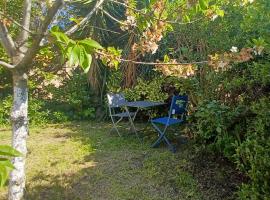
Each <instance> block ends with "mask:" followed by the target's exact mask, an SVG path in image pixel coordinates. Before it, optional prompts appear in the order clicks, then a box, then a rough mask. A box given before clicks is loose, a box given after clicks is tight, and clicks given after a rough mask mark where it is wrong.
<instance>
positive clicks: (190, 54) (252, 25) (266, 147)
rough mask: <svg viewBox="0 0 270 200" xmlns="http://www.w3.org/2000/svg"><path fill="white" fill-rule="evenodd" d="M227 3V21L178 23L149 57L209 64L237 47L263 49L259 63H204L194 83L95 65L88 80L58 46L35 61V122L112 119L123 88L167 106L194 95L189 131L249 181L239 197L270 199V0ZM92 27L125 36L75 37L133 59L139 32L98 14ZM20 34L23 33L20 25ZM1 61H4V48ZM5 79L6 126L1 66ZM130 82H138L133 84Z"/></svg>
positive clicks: (0, 103)
mask: <svg viewBox="0 0 270 200" xmlns="http://www.w3.org/2000/svg"><path fill="white" fill-rule="evenodd" d="M221 3H222V2H221ZM12 6H13V7H14V5H12ZM72 6H74V8H75V9H72V13H71V14H74V13H75V14H76V15H78V16H80V15H82V16H83V14H84V12H86V11H85V9H87V6H86V7H85V8H84V9H82V8H81V7H80V6H81V5H78V4H73V5H72ZM88 6H89V7H90V6H92V5H88ZM222 6H223V9H224V10H225V16H224V17H223V18H217V19H216V20H215V21H211V20H210V21H209V20H208V19H202V20H201V21H199V22H196V23H192V24H189V25H177V24H175V25H173V31H172V32H170V33H168V34H166V36H165V38H164V39H163V40H162V41H161V43H160V47H159V50H158V52H157V53H156V54H155V55H154V56H153V55H149V56H147V57H146V60H156V59H159V60H162V59H163V57H164V55H170V57H172V58H175V59H177V60H180V61H183V62H188V61H194V60H206V59H207V58H208V55H210V54H213V53H223V52H228V51H229V50H230V48H231V47H232V46H236V47H238V49H241V48H242V47H251V48H253V47H254V46H263V47H264V50H263V53H262V54H260V55H256V56H254V59H253V60H252V61H249V62H247V63H238V64H237V63H236V64H234V65H232V66H231V68H229V69H228V70H224V71H214V70H213V69H211V68H210V67H208V66H206V65H201V66H198V69H197V70H196V73H195V75H193V76H190V77H189V78H177V77H165V76H164V75H162V74H161V73H159V72H157V71H154V70H152V67H150V66H136V67H135V68H134V66H132V65H124V64H123V65H122V66H121V67H120V68H119V69H117V70H116V69H108V68H106V67H105V66H104V65H103V64H102V63H100V62H99V61H94V62H93V64H92V67H91V69H90V72H89V74H87V75H85V74H84V73H83V72H82V71H81V70H80V69H68V68H65V70H61V71H59V69H60V66H58V65H59V64H58V63H59V58H58V56H57V54H55V49H53V48H47V49H45V50H42V51H41V52H40V55H39V56H38V57H37V59H36V60H35V61H34V62H35V65H36V68H35V70H34V71H33V72H32V73H31V80H32V81H31V82H30V83H29V86H30V99H31V101H30V105H29V117H30V122H31V123H32V124H44V123H54V122H66V121H70V120H90V119H91V120H93V119H98V120H100V119H104V120H105V119H107V111H106V100H105V94H106V92H107V91H114V92H120V91H123V92H124V93H125V94H126V96H127V98H128V99H129V100H140V99H149V100H154V101H163V100H164V101H168V99H169V97H170V96H171V95H172V94H174V93H177V92H179V93H180V94H184V93H185V94H188V95H189V97H190V105H189V118H188V120H189V126H188V133H189V136H191V138H193V139H194V141H196V143H197V146H198V148H204V149H208V150H210V151H213V152H215V153H216V154H217V155H221V156H223V157H225V158H226V159H228V160H229V161H230V162H232V163H233V164H234V166H235V168H236V169H237V170H240V171H241V172H242V173H243V174H245V175H246V176H247V177H248V181H247V182H245V183H243V185H242V186H241V188H239V190H238V192H237V195H238V198H239V199H254V200H255V199H264V200H265V199H269V197H270V157H269V155H270V134H269V130H270V96H269V92H270V48H269V44H270V28H269V27H270V13H269V10H270V1H268V0H255V1H254V2H253V3H252V4H251V5H250V6H248V7H245V6H241V5H238V4H236V3H234V1H224V2H223V3H222ZM104 9H108V10H110V11H111V12H110V13H112V15H113V16H115V17H118V18H123V16H124V12H125V10H124V9H123V8H122V7H121V6H115V5H112V4H108V5H106V7H104ZM18 17H19V16H18ZM63 23H67V22H63ZM91 23H92V25H93V26H99V27H103V28H106V29H110V30H113V31H115V32H118V33H119V34H113V33H108V32H105V33H104V31H101V30H100V29H95V28H93V27H92V26H87V27H85V29H84V31H82V32H81V33H78V35H77V36H76V37H78V38H80V37H84V36H90V35H91V36H92V37H93V38H95V39H96V40H98V41H99V42H100V43H101V44H104V45H106V46H107V45H108V46H109V45H110V46H117V47H120V48H122V49H124V54H127V55H128V52H129V50H130V42H128V41H130V38H133V37H134V35H132V34H131V33H128V34H126V33H124V32H122V31H121V30H120V29H119V27H118V26H117V27H115V26H114V23H113V22H112V21H111V20H110V19H108V18H106V16H96V17H95V18H94V19H92V22H91ZM91 23H90V24H91ZM14 31H17V30H16V29H15V28H14ZM82 34H83V35H82ZM133 39H134V38H133ZM135 39H136V38H135ZM0 57H1V58H2V59H5V55H4V54H3V51H2V49H1V48H0ZM39 69H42V70H39ZM131 72H132V73H131ZM0 77H1V79H0V124H8V123H9V113H10V109H11V102H12V97H11V95H12V86H11V77H10V74H9V72H8V71H6V70H4V69H3V68H0ZM127 79H128V80H132V81H131V82H127ZM55 80H58V82H57V81H55ZM59 82H60V84H59ZM164 113H166V112H164Z"/></svg>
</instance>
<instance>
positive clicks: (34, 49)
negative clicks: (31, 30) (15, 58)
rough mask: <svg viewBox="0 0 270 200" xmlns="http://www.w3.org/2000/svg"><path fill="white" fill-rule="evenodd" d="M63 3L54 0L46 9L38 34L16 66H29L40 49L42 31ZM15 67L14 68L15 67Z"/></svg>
mask: <svg viewBox="0 0 270 200" xmlns="http://www.w3.org/2000/svg"><path fill="white" fill-rule="evenodd" d="M63 5H64V0H56V1H55V3H54V4H53V5H52V7H51V8H49V9H48V13H47V16H46V17H45V19H44V21H43V23H42V25H41V28H40V29H39V30H38V34H37V35H36V36H35V37H33V43H32V46H31V47H30V48H29V49H28V51H27V52H26V54H25V56H24V58H23V59H22V61H21V62H20V63H19V64H18V65H17V67H18V68H29V67H30V66H29V65H31V63H32V60H33V58H34V57H35V55H36V54H37V52H38V51H39V49H40V45H39V44H40V42H41V40H42V39H43V37H44V33H46V32H47V30H48V26H49V25H50V23H51V22H52V20H53V18H54V17H55V15H56V13H57V11H58V10H59V9H60V8H61V7H62V6H63ZM17 67H16V68H17Z"/></svg>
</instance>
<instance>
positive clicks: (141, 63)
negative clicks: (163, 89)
mask: <svg viewBox="0 0 270 200" xmlns="http://www.w3.org/2000/svg"><path fill="white" fill-rule="evenodd" d="M96 54H99V55H102V56H105V57H106V56H107V57H109V56H110V55H108V54H106V53H103V52H101V51H96ZM118 60H119V61H121V62H130V63H133V64H139V65H155V66H157V65H163V66H164V65H199V64H206V63H208V61H206V60H203V61H195V62H182V63H178V62H177V63H162V62H142V61H136V60H128V59H123V58H120V59H118Z"/></svg>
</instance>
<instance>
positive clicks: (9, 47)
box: [0, 20, 16, 57]
mask: <svg viewBox="0 0 270 200" xmlns="http://www.w3.org/2000/svg"><path fill="white" fill-rule="evenodd" d="M0 43H1V44H2V46H3V47H4V49H5V51H6V53H7V54H8V56H9V57H13V56H15V55H16V45H15V42H14V41H13V39H12V37H11V36H10V34H9V32H8V29H7V27H6V26H5V24H4V23H3V22H2V21H1V20H0Z"/></svg>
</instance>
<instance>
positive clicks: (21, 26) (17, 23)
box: [0, 11, 35, 35]
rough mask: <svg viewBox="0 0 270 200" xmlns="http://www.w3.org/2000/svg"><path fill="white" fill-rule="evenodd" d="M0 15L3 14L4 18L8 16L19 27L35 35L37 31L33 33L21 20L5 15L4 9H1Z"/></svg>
mask: <svg viewBox="0 0 270 200" xmlns="http://www.w3.org/2000/svg"><path fill="white" fill-rule="evenodd" d="M0 15H1V16H3V17H4V18H7V19H8V20H10V21H12V22H13V23H14V24H15V25H17V26H18V27H19V28H21V29H23V30H25V31H27V32H28V33H29V34H32V35H34V34H35V33H33V32H32V31H31V30H29V29H27V28H26V27H24V26H23V25H22V24H20V23H19V22H17V21H16V20H15V19H13V18H12V17H10V16H7V15H5V14H4V13H3V12H2V11H0Z"/></svg>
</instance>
